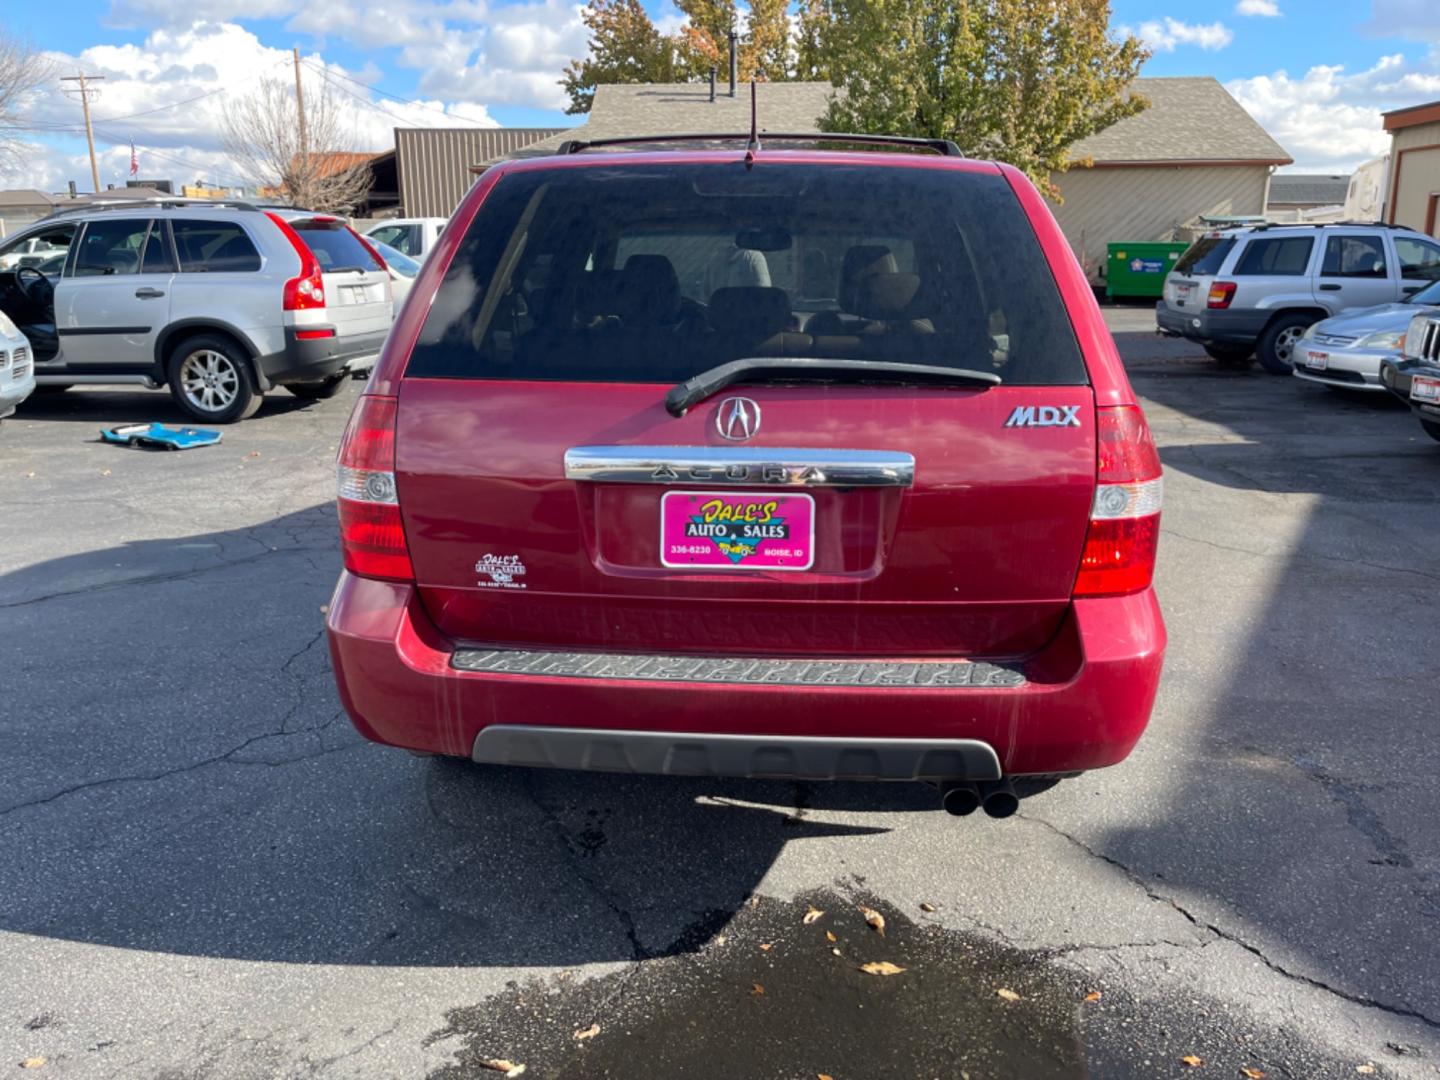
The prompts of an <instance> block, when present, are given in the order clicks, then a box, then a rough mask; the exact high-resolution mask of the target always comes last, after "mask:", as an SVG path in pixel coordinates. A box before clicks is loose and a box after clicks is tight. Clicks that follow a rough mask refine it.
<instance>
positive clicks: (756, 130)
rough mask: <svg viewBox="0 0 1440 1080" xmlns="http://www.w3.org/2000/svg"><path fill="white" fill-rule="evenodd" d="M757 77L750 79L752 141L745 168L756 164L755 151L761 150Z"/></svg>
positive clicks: (746, 150)
mask: <svg viewBox="0 0 1440 1080" xmlns="http://www.w3.org/2000/svg"><path fill="white" fill-rule="evenodd" d="M755 101H756V98H755V77H754V76H753V75H752V76H751V77H750V141H749V142H748V143H747V144H746V145H745V167H746V168H747V169H748V168H751V167H752V166H753V165H754V164H755V151H757V150H759V149H760V114H759V110H758V108H757V106H756V104H755Z"/></svg>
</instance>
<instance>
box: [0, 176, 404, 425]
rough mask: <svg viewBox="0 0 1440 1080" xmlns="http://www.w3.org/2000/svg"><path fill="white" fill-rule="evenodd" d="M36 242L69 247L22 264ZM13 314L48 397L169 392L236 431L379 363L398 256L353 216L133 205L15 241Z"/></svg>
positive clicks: (6, 249) (1, 300)
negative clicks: (271, 394) (284, 396)
mask: <svg viewBox="0 0 1440 1080" xmlns="http://www.w3.org/2000/svg"><path fill="white" fill-rule="evenodd" d="M37 248H39V249H43V250H47V251H54V252H56V254H55V255H53V256H51V257H50V259H48V260H47V262H46V263H44V264H42V265H38V266H37V265H28V264H27V262H25V261H22V260H10V259H8V256H9V255H10V254H11V253H13V252H16V251H26V252H31V251H32V250H34V249H37ZM0 311H3V312H4V313H5V314H6V315H8V316H9V317H10V318H11V319H12V320H13V321H14V322H15V324H16V325H17V326H18V327H19V328H20V330H21V331H22V332H23V333H24V334H25V336H26V337H28V338H29V339H30V343H31V346H32V347H33V349H34V353H35V381H36V383H37V389H38V390H40V391H44V390H47V389H48V390H51V391H54V390H63V389H66V388H67V387H70V386H97V385H114V384H132V385H140V386H148V387H160V386H168V387H169V388H170V393H171V394H172V395H173V396H174V398H175V401H176V403H177V404H178V405H179V406H180V407H181V408H182V409H184V410H185V412H187V413H188V414H189V415H190V416H192V417H194V418H195V419H197V420H199V421H202V422H207V423H216V424H225V423H231V422H233V421H236V420H242V419H244V418H245V417H248V416H251V415H253V414H254V412H255V410H256V409H258V408H259V407H260V399H261V397H262V395H263V394H264V393H265V391H267V390H270V389H272V388H274V387H276V386H283V387H285V388H287V389H288V390H289V391H290V392H291V393H292V394H295V395H296V396H298V397H302V398H324V397H330V396H332V395H334V394H335V393H337V392H338V391H339V389H340V387H341V384H342V383H343V380H344V379H345V377H346V374H347V372H348V371H349V370H350V369H355V368H363V367H365V366H368V365H370V364H373V363H374V359H375V356H376V354H378V353H379V351H380V346H381V344H382V343H383V342H384V340H385V335H386V333H387V332H388V331H389V329H390V322H391V317H392V304H391V297H390V276H389V274H388V273H387V271H386V269H385V263H384V260H383V259H381V257H380V256H379V255H378V254H377V253H376V252H375V250H374V249H373V248H372V247H371V246H370V244H369V243H367V242H366V241H364V240H362V239H361V238H360V237H359V235H357V234H356V233H355V231H354V230H352V229H351V228H350V226H349V225H348V224H347V223H346V222H345V221H344V220H343V219H341V218H336V217H331V216H329V215H324V214H314V213H310V212H308V211H304V210H295V209H288V208H269V209H266V208H261V207H257V206H253V205H250V204H246V203H205V202H185V201H175V202H149V201H147V202H137V201H128V202H116V203H111V204H105V205H100V206H87V207H85V208H83V209H76V210H73V211H62V212H60V213H57V214H52V215H51V216H50V217H48V218H46V219H44V220H43V221H40V222H37V223H36V224H34V225H32V226H30V227H29V228H28V229H26V230H24V231H23V232H20V233H17V234H16V235H14V236H13V237H10V238H8V239H7V240H5V241H4V242H3V243H0Z"/></svg>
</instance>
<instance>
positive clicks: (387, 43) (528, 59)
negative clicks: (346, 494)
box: [0, 0, 1440, 188]
mask: <svg viewBox="0 0 1440 1080" xmlns="http://www.w3.org/2000/svg"><path fill="white" fill-rule="evenodd" d="M647 6H648V7H649V9H650V11H651V13H652V15H654V17H655V18H656V19H657V20H658V21H660V22H661V24H662V25H664V26H667V27H668V26H673V25H675V24H676V23H677V22H678V19H679V16H678V13H677V12H676V11H675V9H674V8H673V7H672V6H671V5H670V3H669V0H651V2H650V3H649V4H648V5H647ZM1113 7H1114V25H1115V27H1116V29H1117V30H1125V31H1129V32H1134V33H1137V34H1139V35H1140V36H1141V37H1143V38H1145V39H1146V41H1147V42H1148V43H1149V44H1150V45H1151V46H1152V48H1153V49H1154V56H1153V58H1152V59H1151V60H1150V62H1149V63H1148V64H1147V65H1146V68H1145V71H1144V74H1146V75H1214V76H1215V77H1217V78H1219V79H1220V80H1221V81H1222V82H1224V83H1225V84H1226V86H1227V87H1228V88H1229V89H1230V91H1231V93H1233V94H1235V96H1236V97H1237V98H1238V99H1239V100H1240V101H1241V103H1242V104H1244V105H1245V106H1246V108H1248V109H1249V110H1250V111H1251V113H1252V114H1253V115H1254V116H1255V117H1256V118H1257V119H1258V120H1259V121H1260V122H1261V123H1262V124H1264V125H1265V127H1266V128H1267V129H1268V130H1269V131H1270V132H1271V134H1272V135H1274V136H1275V137H1276V138H1277V139H1278V140H1279V141H1280V143H1281V144H1282V145H1283V146H1285V147H1286V148H1287V149H1288V150H1289V151H1290V152H1291V154H1292V155H1293V156H1294V157H1295V158H1296V167H1297V168H1300V169H1304V170H1307V171H1327V170H1328V171H1342V170H1348V169H1349V168H1352V167H1353V166H1354V165H1355V164H1357V163H1358V162H1360V161H1363V160H1365V159H1366V158H1368V157H1370V156H1372V155H1373V154H1375V153H1377V152H1379V151H1380V150H1383V149H1384V147H1385V143H1386V140H1385V138H1384V136H1383V133H1382V132H1381V131H1380V124H1379V113H1380V111H1382V110H1384V109H1388V108H1396V107H1400V106H1403V105H1410V104H1415V103H1417V102H1421V101H1433V100H1437V99H1440V0H1331V2H1321V0H1219V2H1216V3H1211V4H1205V5H1197V4H1193V3H1191V4H1177V3H1173V2H1172V0H1115V2H1114V4H1113ZM4 8H5V10H4V11H3V12H0V25H3V26H4V27H5V28H6V29H8V30H9V31H11V32H18V33H19V34H20V35H22V36H25V37H28V38H29V39H30V40H31V41H32V42H33V43H34V44H35V45H36V46H38V47H40V48H41V49H43V50H46V51H47V52H50V53H52V54H53V57H54V59H55V61H56V63H57V64H58V65H61V66H63V67H67V68H73V67H75V66H84V67H85V68H86V70H87V71H100V72H103V73H104V74H105V76H106V81H105V83H104V84H103V86H102V92H101V96H100V99H99V100H98V101H97V102H96V103H95V114H96V117H97V120H98V122H99V126H98V128H97V130H98V131H99V132H100V134H101V146H100V150H101V156H102V171H103V173H104V175H103V176H102V182H119V181H122V180H123V179H124V177H125V173H126V170H127V167H128V162H129V141H130V140H134V142H135V143H136V145H137V147H138V148H139V151H138V152H139V155H140V158H141V164H142V172H144V173H145V174H146V175H165V176H171V177H173V178H174V179H177V180H185V181H192V180H195V179H213V180H216V181H220V182H235V181H238V180H242V179H244V178H243V177H240V176H237V175H235V166H234V165H233V163H231V162H229V160H228V159H227V158H226V157H225V156H224V154H223V153H222V152H221V151H220V148H219V142H218V128H219V123H220V117H221V115H222V114H223V110H224V107H225V102H226V101H227V100H233V98H234V97H235V96H236V95H240V94H244V93H245V92H246V91H247V90H249V89H253V88H254V86H255V85H257V84H258V81H259V80H260V79H262V78H264V77H266V76H267V75H270V76H275V77H278V76H288V75H289V74H290V71H289V69H288V68H287V67H286V63H285V61H286V58H287V56H288V50H289V49H290V48H291V47H292V46H298V47H299V48H300V49H301V51H302V53H303V54H304V56H305V63H306V78H307V81H308V80H310V79H314V80H315V81H316V82H317V84H321V85H327V86H329V87H330V88H332V90H333V92H334V93H335V94H336V95H337V96H338V98H339V100H341V101H343V102H344V103H345V104H346V106H348V107H349V108H351V109H353V126H354V128H355V130H356V140H357V143H359V144H363V145H366V146H367V147H369V148H374V149H379V148H381V147H383V146H385V145H388V144H389V142H390V136H389V131H390V129H391V128H393V127H395V126H397V125H399V124H406V125H414V126H465V125H476V124H495V123H500V124H505V125H539V126H552V125H557V126H558V125H562V124H568V123H573V122H575V119H574V118H570V117H566V116H565V115H564V114H563V113H562V112H561V111H560V109H561V107H562V105H563V98H562V97H561V94H560V91H559V88H558V86H557V85H556V82H555V80H556V79H557V77H558V75H559V72H560V70H561V68H563V66H564V63H565V61H566V60H567V59H568V58H569V57H571V56H575V55H578V54H579V52H580V51H581V50H583V48H584V41H585V34H584V29H583V27H582V26H581V25H580V23H579V20H578V12H577V8H576V6H575V4H574V3H573V2H572V0H503V2H502V0H52V2H50V3H44V2H35V3H31V4H25V5H23V6H22V5H20V4H18V3H7V4H5V5H4ZM191 99H195V100H193V101H192V100H191ZM402 99H403V100H402ZM187 101H188V102H189V104H185V105H179V106H177V105H176V103H177V102H187ZM32 113H33V116H34V117H35V122H36V125H37V126H38V127H41V128H43V129H45V130H44V131H43V132H42V133H40V134H39V135H37V136H36V138H37V153H36V154H35V155H33V156H32V158H31V160H30V163H29V165H28V166H27V167H25V171H28V173H29V174H31V175H19V174H17V172H16V170H15V169H13V168H12V169H11V170H10V171H9V172H8V173H6V174H4V175H0V183H4V184H6V185H7V186H8V185H12V184H23V185H24V186H39V187H49V188H58V187H62V186H63V181H64V179H70V178H73V179H76V180H79V181H81V182H82V186H83V187H88V183H87V182H86V181H87V180H88V167H86V166H85V165H84V159H83V151H84V144H83V139H79V138H78V137H77V135H76V134H75V132H74V130H73V129H74V127H75V126H76V125H77V124H78V122H79V115H78V114H79V109H78V107H77V106H76V105H75V104H74V103H73V102H71V101H68V100H67V99H65V98H64V97H63V96H62V95H60V94H59V93H58V92H55V91H53V90H52V91H47V92H46V93H44V94H42V95H40V96H39V97H38V98H37V100H36V102H35V103H34V107H33V110H32ZM137 113H138V114H143V115H138V116H137V115H136V114H137ZM67 128H68V129H70V130H66V129H67ZM370 144H374V145H373V146H370Z"/></svg>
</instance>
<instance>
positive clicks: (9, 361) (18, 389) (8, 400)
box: [0, 312, 35, 418]
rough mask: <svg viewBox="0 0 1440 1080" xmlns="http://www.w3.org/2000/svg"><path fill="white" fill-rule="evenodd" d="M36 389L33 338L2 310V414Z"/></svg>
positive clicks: (0, 322)
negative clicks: (25, 333)
mask: <svg viewBox="0 0 1440 1080" xmlns="http://www.w3.org/2000/svg"><path fill="white" fill-rule="evenodd" d="M34 391H35V354H34V352H33V351H32V350H31V348H30V339H29V338H27V337H26V336H25V335H24V334H22V333H21V332H20V331H19V330H17V329H16V328H15V324H14V323H13V322H11V321H10V319H9V317H8V316H7V315H6V314H5V313H4V312H0V418H3V417H6V416H9V415H10V414H11V413H13V412H14V411H15V406H17V405H19V404H20V403H21V402H22V401H24V400H25V399H26V398H28V397H29V396H30V395H31V394H32V393H34Z"/></svg>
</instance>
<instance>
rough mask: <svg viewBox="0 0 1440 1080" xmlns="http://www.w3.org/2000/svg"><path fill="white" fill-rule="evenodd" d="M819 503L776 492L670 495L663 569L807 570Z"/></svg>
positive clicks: (665, 501)
mask: <svg viewBox="0 0 1440 1080" xmlns="http://www.w3.org/2000/svg"><path fill="white" fill-rule="evenodd" d="M814 561H815V500H814V499H813V498H812V497H811V496H809V495H797V494H783V495H782V494H779V493H777V492H773V491H760V492H754V491H750V492H744V491H741V492H736V491H668V492H666V493H665V495H664V497H663V498H662V499H661V500H660V564H661V565H662V566H668V567H674V568H677V569H687V570H808V569H810V565H811V563H813V562H814Z"/></svg>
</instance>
